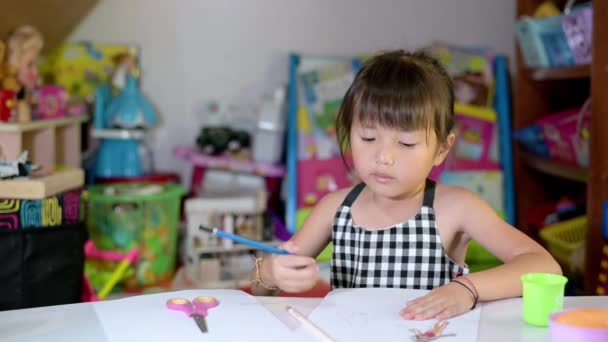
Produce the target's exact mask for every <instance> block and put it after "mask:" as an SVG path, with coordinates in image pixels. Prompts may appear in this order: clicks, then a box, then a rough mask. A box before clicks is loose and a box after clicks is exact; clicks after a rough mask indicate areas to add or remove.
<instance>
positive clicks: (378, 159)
mask: <svg viewBox="0 0 608 342" xmlns="http://www.w3.org/2000/svg"><path fill="white" fill-rule="evenodd" d="M453 141H454V135H453V134H450V136H449V137H448V139H447V142H446V143H444V144H438V142H437V137H436V135H435V132H427V131H426V130H425V129H419V130H414V131H408V132H405V131H401V130H395V129H391V128H385V127H382V126H375V127H365V126H363V125H361V124H360V123H359V122H358V120H354V121H353V124H352V127H351V132H350V146H351V150H352V156H353V162H354V167H355V170H356V171H357V174H358V176H359V177H360V178H361V180H362V181H363V182H365V184H366V186H368V187H369V188H370V189H371V190H372V191H373V192H374V193H375V194H377V195H380V196H383V197H386V198H391V199H399V198H402V197H404V196H408V195H409V194H413V193H415V192H416V191H419V190H420V187H421V186H422V185H423V184H424V182H425V180H426V178H427V177H428V175H429V173H430V172H431V169H432V168H433V166H436V165H439V164H441V162H442V161H443V160H444V159H445V157H446V155H447V153H448V151H449V147H450V146H451V144H452V143H453Z"/></svg>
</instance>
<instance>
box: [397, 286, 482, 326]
mask: <svg viewBox="0 0 608 342" xmlns="http://www.w3.org/2000/svg"><path fill="white" fill-rule="evenodd" d="M474 302H475V300H474V299H473V296H471V294H470V293H469V291H468V290H467V289H465V288H464V287H463V286H461V285H459V284H454V283H449V284H446V285H443V286H441V287H438V288H435V289H433V290H431V292H429V293H427V294H426V295H424V296H422V297H420V298H416V299H414V300H412V301H409V302H408V303H407V304H406V306H405V308H403V309H402V310H401V312H400V313H399V314H400V315H401V317H403V318H404V319H413V320H424V319H432V318H435V319H437V320H443V319H447V318H450V317H453V316H458V315H460V314H462V313H465V312H467V311H469V310H470V309H471V307H473V304H474Z"/></svg>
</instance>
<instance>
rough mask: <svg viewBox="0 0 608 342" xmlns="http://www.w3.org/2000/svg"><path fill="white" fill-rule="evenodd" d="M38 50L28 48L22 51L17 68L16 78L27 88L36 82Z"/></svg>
mask: <svg viewBox="0 0 608 342" xmlns="http://www.w3.org/2000/svg"><path fill="white" fill-rule="evenodd" d="M37 62H38V50H36V49H28V50H26V51H24V52H23V55H22V56H21V60H20V61H19V68H18V69H17V80H18V81H19V83H21V84H22V85H24V86H25V87H26V88H28V89H32V88H34V87H35V86H36V84H37V82H38V65H37Z"/></svg>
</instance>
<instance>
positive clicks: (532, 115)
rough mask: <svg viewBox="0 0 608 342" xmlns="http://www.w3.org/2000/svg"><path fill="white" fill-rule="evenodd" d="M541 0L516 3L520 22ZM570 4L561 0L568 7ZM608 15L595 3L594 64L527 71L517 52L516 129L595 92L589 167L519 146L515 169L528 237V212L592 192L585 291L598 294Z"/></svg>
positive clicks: (607, 172) (607, 153) (606, 166)
mask: <svg viewBox="0 0 608 342" xmlns="http://www.w3.org/2000/svg"><path fill="white" fill-rule="evenodd" d="M541 2H542V1H540V0H517V18H519V17H520V16H522V15H531V14H532V13H533V12H534V10H535V9H536V8H537V7H538V5H539V4H541ZM565 2H566V1H557V2H556V4H557V5H558V6H563V5H564V3H565ZM606 16H608V2H606V1H594V2H593V21H594V27H593V62H592V63H591V65H582V66H575V67H566V68H539V69H530V68H528V67H527V66H526V65H525V63H524V61H523V58H522V54H521V52H520V51H519V47H518V52H517V59H516V64H517V68H516V75H515V87H514V88H513V91H514V98H515V106H514V113H513V128H514V130H517V129H519V128H523V127H526V126H529V125H530V124H532V123H534V122H535V121H536V120H538V119H539V118H541V117H543V116H544V115H547V114H549V113H551V112H555V111H557V110H560V109H565V108H571V107H575V106H581V105H582V104H583V102H584V101H585V99H586V98H587V97H588V96H589V94H591V98H592V101H591V128H590V134H591V138H590V147H589V156H590V165H589V167H588V168H587V169H584V168H577V167H572V166H565V165H561V164H558V163H555V162H551V161H547V160H544V159H542V158H538V157H534V156H531V155H530V154H527V153H525V152H524V151H523V149H522V148H521V147H520V146H518V145H517V144H514V171H515V189H516V203H517V204H516V207H517V224H518V226H519V227H521V229H522V230H523V231H524V232H526V233H527V234H528V235H531V236H533V237H536V233H537V232H535V231H532V230H531V228H530V227H527V226H526V220H525V217H526V213H527V212H529V210H530V209H531V208H533V207H535V206H537V205H538V204H540V203H545V202H547V201H551V200H555V199H557V198H559V196H560V195H561V194H563V193H564V192H565V193H573V194H577V193H578V194H580V193H581V192H583V191H585V188H586V192H587V219H588V228H587V238H586V258H585V272H584V274H585V278H584V288H585V292H586V293H588V294H594V293H595V289H596V286H597V280H598V272H599V267H600V260H601V259H600V257H601V251H602V246H603V243H604V242H603V240H602V236H601V226H602V216H603V202H604V200H606V199H608V135H607V134H606V132H607V131H608V120H607V119H606V115H608V96H606V94H605V92H606V89H608V47H607V45H606V41H608V30H606V29H605V28H604V27H603V26H602V25H601V24H600V23H601V22H602V21H603V18H605V17H606Z"/></svg>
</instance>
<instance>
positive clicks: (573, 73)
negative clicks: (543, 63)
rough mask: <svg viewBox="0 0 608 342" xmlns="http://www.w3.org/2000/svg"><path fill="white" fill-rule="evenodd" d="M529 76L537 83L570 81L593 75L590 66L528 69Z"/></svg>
mask: <svg viewBox="0 0 608 342" xmlns="http://www.w3.org/2000/svg"><path fill="white" fill-rule="evenodd" d="M528 74H529V75H530V77H531V78H532V79H533V80H535V81H550V80H568V79H577V78H588V77H589V76H590V75H591V66H590V65H577V66H572V67H562V68H536V69H528Z"/></svg>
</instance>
